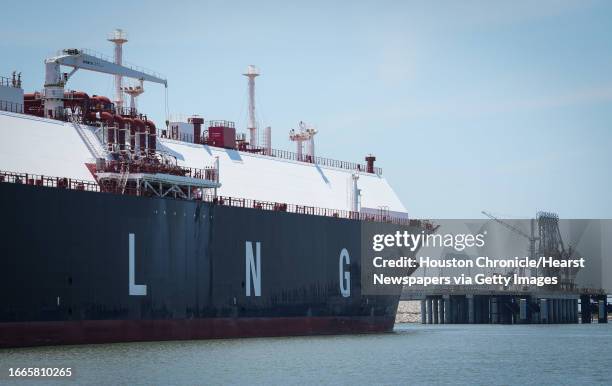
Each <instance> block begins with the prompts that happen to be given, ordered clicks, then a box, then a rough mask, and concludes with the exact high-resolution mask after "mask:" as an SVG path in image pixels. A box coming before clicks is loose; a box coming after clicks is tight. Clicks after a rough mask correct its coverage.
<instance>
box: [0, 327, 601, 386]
mask: <svg viewBox="0 0 612 386" xmlns="http://www.w3.org/2000/svg"><path fill="white" fill-rule="evenodd" d="M611 365H612V325H611V324H603V325H602V324H592V325H548V326H544V325H522V326H521V325H513V326H511V325H434V326H432V325H421V324H397V325H396V326H395V331H394V332H393V333H389V334H376V335H353V336H346V335H345V336H320V337H290V338H257V339H228V340H212V341H190V342H152V343H126V344H108V345H88V346H65V347H43V348H26V349H14V350H0V369H1V370H2V372H3V374H2V375H0V384H6V383H8V384H31V385H43V384H91V385H98V384H99V385H141V384H142V385H214V384H250V385H253V384H265V385H269V384H278V385H286V384H299V385H304V384H312V383H319V384H320V383H324V384H353V385H354V384H387V385H398V384H410V385H414V384H465V385H508V384H522V385H546V384H550V385H564V384H586V383H589V384H594V385H605V384H608V385H610V384H612V369H611ZM27 366H38V367H40V366H45V367H72V369H73V376H72V378H70V379H60V380H51V379H49V378H46V379H32V378H29V379H22V380H16V379H14V378H13V379H10V378H8V377H7V372H8V368H9V367H27Z"/></svg>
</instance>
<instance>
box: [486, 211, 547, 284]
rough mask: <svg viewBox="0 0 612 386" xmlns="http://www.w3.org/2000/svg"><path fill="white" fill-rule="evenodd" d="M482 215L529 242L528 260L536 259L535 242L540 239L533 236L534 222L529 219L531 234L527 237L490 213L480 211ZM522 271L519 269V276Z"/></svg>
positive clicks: (522, 269) (522, 273)
mask: <svg viewBox="0 0 612 386" xmlns="http://www.w3.org/2000/svg"><path fill="white" fill-rule="evenodd" d="M482 214H484V215H485V216H487V217H488V218H490V219H491V220H493V221H495V222H497V223H498V224H500V225H502V226H504V227H506V228H507V229H510V230H511V231H512V232H514V233H516V234H518V235H520V236H523V237H525V238H526V239H527V240H529V258H530V259H534V258H535V257H536V252H535V250H536V241H538V240H539V239H540V238H539V237H536V236H535V228H534V227H535V224H534V222H535V220H534V219H531V234H530V235H528V234H527V233H525V232H523V231H522V230H521V229H519V228H517V227H515V226H514V225H511V224H508V223H507V222H505V221H502V220H500V219H498V218H497V217H495V216H493V215H492V214H491V213H488V212H485V211H484V210H483V211H482ZM524 270H525V268H521V275H524ZM532 276H537V272H536V274H535V275H532Z"/></svg>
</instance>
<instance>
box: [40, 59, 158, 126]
mask: <svg viewBox="0 0 612 386" xmlns="http://www.w3.org/2000/svg"><path fill="white" fill-rule="evenodd" d="M61 66H67V67H72V71H70V72H69V73H64V74H62V72H61ZM80 69H81V70H88V71H94V72H101V73H104V74H110V75H120V76H123V77H126V78H132V79H136V80H140V81H147V82H153V83H159V84H163V85H164V86H165V87H166V88H168V81H167V80H166V79H165V78H163V77H162V76H161V75H159V74H156V73H153V72H148V71H144V70H141V69H135V68H131V67H126V66H123V65H119V64H116V63H113V62H111V61H108V60H106V59H103V58H101V57H98V56H95V55H92V54H90V53H88V52H86V51H85V50H78V49H65V50H62V51H61V53H60V54H59V55H57V56H54V57H51V58H47V59H45V71H46V73H45V89H44V96H43V98H44V106H45V117H47V118H57V117H59V116H61V115H62V114H63V110H64V99H63V98H64V86H65V85H66V83H67V82H68V80H69V79H70V77H71V76H72V75H74V73H75V72H77V71H78V70H80Z"/></svg>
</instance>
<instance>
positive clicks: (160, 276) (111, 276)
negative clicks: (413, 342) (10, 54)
mask: <svg viewBox="0 0 612 386" xmlns="http://www.w3.org/2000/svg"><path fill="white" fill-rule="evenodd" d="M109 40H111V41H112V42H113V43H115V58H114V60H109V59H106V58H104V57H102V56H100V55H95V54H93V53H91V52H89V51H87V50H80V49H66V50H62V51H60V52H59V53H58V55H56V56H54V57H51V58H48V59H46V60H45V68H46V75H45V84H44V89H43V90H42V91H41V92H34V93H29V94H24V93H23V90H22V88H21V77H20V75H16V74H13V76H12V77H10V78H2V82H1V84H0V135H1V136H2V141H0V170H1V171H0V213H2V216H1V218H2V221H1V224H2V227H1V230H0V304H1V306H0V347H18V346H32V345H49V344H77V343H104V342H128V341H146V340H171V339H205V338H224V337H251V336H275V335H307V334H334V333H361V332H382V331H390V330H391V329H392V328H393V324H394V319H395V313H396V310H397V305H398V301H399V295H400V291H401V288H398V290H397V293H396V294H394V295H368V294H366V293H363V292H362V282H361V280H362V278H361V268H362V267H361V264H362V263H361V257H362V253H363V240H364V237H366V236H365V235H367V234H369V233H368V232H378V233H383V232H393V231H394V230H395V229H398V228H400V229H409V230H410V231H414V232H420V231H421V229H422V228H423V227H427V226H428V224H426V223H422V222H420V221H415V220H410V219H408V216H407V213H406V209H405V208H404V206H403V205H402V204H401V202H400V200H399V199H398V198H397V196H396V194H395V193H394V192H393V190H392V189H391V187H390V186H389V184H388V183H387V181H386V180H385V178H384V177H383V175H382V170H381V169H379V168H377V167H375V166H374V162H375V158H374V157H373V156H368V157H366V161H367V162H366V163H365V164H358V163H350V162H342V161H336V160H331V159H327V158H321V157H317V156H315V154H314V135H315V134H316V130H315V129H313V128H312V127H310V126H308V125H305V124H301V125H300V127H299V129H298V130H292V131H291V132H290V139H291V140H293V141H294V142H295V143H296V145H297V151H296V152H288V151H281V150H276V149H274V148H272V146H271V134H270V132H271V129H270V128H266V129H265V130H264V133H263V135H260V133H259V130H258V129H257V123H256V122H255V119H254V116H255V115H254V103H253V101H254V80H255V77H256V76H257V75H258V72H257V70H256V68H255V67H253V66H249V68H248V71H247V72H246V73H245V74H244V75H246V76H247V78H248V85H249V91H250V105H249V113H250V114H249V123H248V125H249V126H248V127H247V129H248V134H249V135H248V137H247V135H240V134H236V129H235V126H234V123H233V122H231V121H225V120H205V119H204V118H202V117H199V116H192V117H189V118H188V119H186V120H168V121H167V122H166V124H165V128H164V129H162V130H160V129H159V128H158V127H157V126H156V125H155V123H154V122H152V121H151V120H150V119H148V118H147V117H146V116H145V115H143V114H141V113H140V112H139V111H137V109H136V104H135V99H136V98H137V97H138V96H139V95H140V94H142V92H143V91H144V88H143V83H144V82H154V83H159V84H162V85H164V86H167V81H166V80H165V79H164V78H163V77H161V76H160V75H158V74H155V73H153V72H150V71H146V70H142V69H139V68H136V67H134V66H128V65H125V64H123V63H122V60H121V59H122V52H121V49H122V44H123V43H125V41H127V39H125V35H124V34H123V32H122V31H119V30H118V31H115V33H114V34H113V35H112V36H111V38H110V39H109ZM63 68H68V69H69V72H65V73H64V72H62V69H63ZM77 70H80V71H86V70H89V71H96V72H101V73H105V74H110V75H113V76H114V77H115V86H116V95H115V100H114V101H111V100H110V99H109V98H107V97H103V96H96V95H91V96H90V95H89V94H88V93H86V92H83V91H71V90H68V89H66V87H65V86H66V84H67V82H68V80H69V78H70V77H71V76H72V75H73V74H74V73H75V72H76V71H77ZM127 79H132V80H135V81H136V82H137V83H136V84H135V85H133V86H126V85H125V84H124V81H125V80H127ZM126 95H129V96H130V99H131V103H130V104H129V106H126V104H125V103H124V97H126ZM260 140H261V143H260ZM304 147H306V149H304Z"/></svg>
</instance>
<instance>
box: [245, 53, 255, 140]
mask: <svg viewBox="0 0 612 386" xmlns="http://www.w3.org/2000/svg"><path fill="white" fill-rule="evenodd" d="M242 75H244V76H246V77H247V78H249V127H248V129H249V135H250V138H249V143H250V144H251V146H257V145H258V143H257V142H258V141H257V138H258V136H257V135H258V134H257V122H255V78H256V77H258V76H259V70H258V69H257V67H255V66H254V65H252V64H250V65H249V66H248V67H247V71H246V73H244V74H242Z"/></svg>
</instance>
